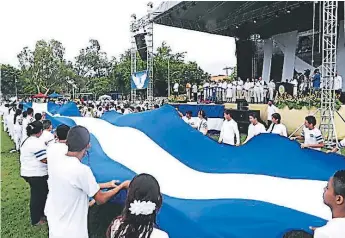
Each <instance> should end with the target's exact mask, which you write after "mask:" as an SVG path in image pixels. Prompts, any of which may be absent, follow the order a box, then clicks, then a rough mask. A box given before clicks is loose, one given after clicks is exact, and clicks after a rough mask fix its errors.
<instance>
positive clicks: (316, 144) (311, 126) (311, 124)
mask: <svg viewBox="0 0 345 238" xmlns="http://www.w3.org/2000/svg"><path fill="white" fill-rule="evenodd" d="M315 125H316V118H315V117H314V116H307V117H306V118H305V122H304V128H303V131H302V133H301V135H300V136H296V137H292V138H291V139H292V140H295V139H298V140H303V139H304V143H303V144H301V148H310V149H314V150H321V148H322V147H323V146H324V141H323V137H322V134H321V131H320V130H319V129H318V128H316V127H315Z"/></svg>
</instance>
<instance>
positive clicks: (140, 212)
mask: <svg viewBox="0 0 345 238" xmlns="http://www.w3.org/2000/svg"><path fill="white" fill-rule="evenodd" d="M161 206H162V195H161V192H160V187H159V184H158V182H157V180H156V179H155V178H154V177H153V176H151V175H149V174H139V175H137V176H136V177H135V178H134V179H133V180H132V182H131V183H130V185H129V188H128V194H127V199H126V204H125V208H124V210H123V212H122V216H121V217H119V218H116V219H115V220H114V221H113V222H112V223H111V224H110V226H109V228H108V231H107V238H134V237H135V238H168V237H169V236H168V234H167V233H165V232H164V231H161V230H159V229H157V228H156V227H157V226H156V217H157V213H158V211H159V209H160V208H161Z"/></svg>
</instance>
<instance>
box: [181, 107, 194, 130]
mask: <svg viewBox="0 0 345 238" xmlns="http://www.w3.org/2000/svg"><path fill="white" fill-rule="evenodd" d="M182 120H183V121H184V122H185V123H187V124H188V125H190V126H191V127H193V128H197V127H198V124H197V123H196V122H195V120H194V119H193V118H192V112H191V111H188V112H186V115H185V116H183V115H182Z"/></svg>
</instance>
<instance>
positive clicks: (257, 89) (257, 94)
mask: <svg viewBox="0 0 345 238" xmlns="http://www.w3.org/2000/svg"><path fill="white" fill-rule="evenodd" d="M260 87H261V84H260V83H259V82H258V81H257V80H256V79H255V81H254V90H253V91H254V102H255V103H261V95H260Z"/></svg>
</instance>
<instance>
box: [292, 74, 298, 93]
mask: <svg viewBox="0 0 345 238" xmlns="http://www.w3.org/2000/svg"><path fill="white" fill-rule="evenodd" d="M290 83H291V84H292V85H293V93H292V95H293V96H294V97H297V91H298V90H297V86H298V81H297V79H296V78H293V79H292V80H291V82H290Z"/></svg>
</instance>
